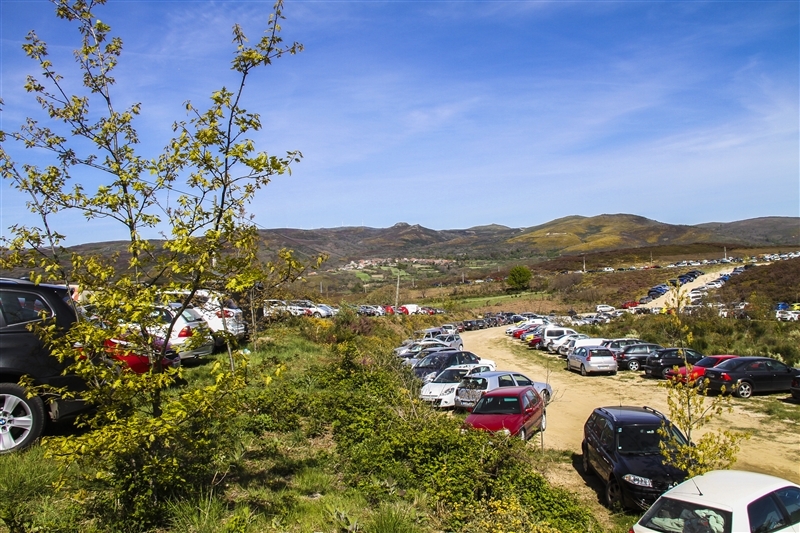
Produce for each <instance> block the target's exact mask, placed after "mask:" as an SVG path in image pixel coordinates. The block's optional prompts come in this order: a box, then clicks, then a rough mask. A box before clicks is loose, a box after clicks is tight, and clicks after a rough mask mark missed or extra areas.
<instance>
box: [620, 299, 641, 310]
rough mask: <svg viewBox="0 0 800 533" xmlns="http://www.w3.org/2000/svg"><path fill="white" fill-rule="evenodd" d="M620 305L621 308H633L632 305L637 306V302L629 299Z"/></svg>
mask: <svg viewBox="0 0 800 533" xmlns="http://www.w3.org/2000/svg"><path fill="white" fill-rule="evenodd" d="M620 307H622V308H623V309H633V308H634V307H639V302H636V301H634V300H630V301H628V302H625V303H624V304H622V305H621V306H620Z"/></svg>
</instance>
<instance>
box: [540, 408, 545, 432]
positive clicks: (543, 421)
mask: <svg viewBox="0 0 800 533" xmlns="http://www.w3.org/2000/svg"><path fill="white" fill-rule="evenodd" d="M546 429H547V411H545V412H543V413H542V421H541V422H539V431H540V432H544V431H545V430H546Z"/></svg>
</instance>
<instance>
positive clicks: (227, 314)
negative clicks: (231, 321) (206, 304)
mask: <svg viewBox="0 0 800 533" xmlns="http://www.w3.org/2000/svg"><path fill="white" fill-rule="evenodd" d="M223 316H224V317H225V318H232V317H233V311H228V310H227V309H223V310H222V311H217V318H222V317H223Z"/></svg>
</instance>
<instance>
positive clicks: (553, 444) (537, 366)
mask: <svg viewBox="0 0 800 533" xmlns="http://www.w3.org/2000/svg"><path fill="white" fill-rule="evenodd" d="M505 330H506V326H501V327H496V328H490V329H484V330H479V331H469V332H464V333H462V334H461V336H462V338H463V339H464V348H465V349H466V350H469V351H471V352H473V353H475V354H477V355H478V356H480V357H485V358H487V359H491V360H494V361H495V362H496V363H497V368H498V369H500V370H516V371H519V372H522V373H524V374H525V375H527V376H529V377H530V378H531V379H534V380H537V381H549V382H550V385H551V386H552V387H553V391H554V400H553V401H552V402H551V404H550V406H549V407H548V410H547V431H546V432H545V435H544V446H545V448H550V449H560V450H569V451H572V452H573V453H574V457H578V458H579V455H580V450H581V440H582V439H583V424H584V422H585V421H586V419H587V418H588V416H589V414H591V412H592V410H593V409H594V408H595V407H599V406H606V405H649V406H651V407H653V408H655V409H658V410H659V411H661V412H663V413H665V414H667V413H668V409H667V403H666V392H665V391H664V390H663V389H662V388H660V387H659V386H658V383H659V380H652V379H644V378H642V377H640V375H639V374H634V373H633V372H628V371H620V372H619V373H618V374H617V375H616V376H605V375H596V376H587V377H583V376H581V375H579V374H577V373H571V372H567V371H566V370H565V369H564V366H565V365H564V361H563V360H562V359H559V358H558V357H556V356H552V357H551V358H545V360H543V358H542V357H540V355H541V354H542V353H544V352H538V351H535V350H526V349H525V348H524V347H523V345H522V343H521V342H520V341H519V340H517V339H511V338H509V337H507V336H506V335H505ZM748 401H759V398H758V397H754V398H752V399H751V400H738V399H737V400H735V402H734V405H735V406H734V410H733V412H732V413H730V414H725V415H724V416H723V417H720V419H719V420H717V421H716V422H715V423H714V424H713V426H712V428H711V429H715V428H717V427H725V428H729V429H738V430H749V431H752V432H753V436H752V437H751V438H750V440H748V441H745V442H744V444H743V445H742V450H741V452H740V453H739V460H738V462H737V463H736V465H735V466H734V468H736V469H740V470H751V471H754V472H763V473H765V474H772V475H775V476H780V477H783V478H785V479H789V480H791V481H794V482H795V483H800V428H798V426H797V424H796V423H793V422H791V421H780V420H776V419H775V418H774V417H769V416H768V415H765V414H761V413H757V412H755V411H754V410H752V409H751V408H748V405H747V404H748ZM789 406H790V407H791V408H795V409H800V405H796V404H789ZM533 441H535V443H536V444H538V443H539V438H538V436H537V437H534V439H533ZM573 464H574V465H576V466H575V467H565V468H554V469H553V471H552V472H548V473H547V475H548V477H550V478H551V481H553V482H555V483H557V484H559V485H562V486H565V487H567V488H570V489H571V490H574V491H576V492H578V493H579V494H581V495H582V496H583V497H584V498H585V499H586V500H587V501H590V502H591V501H592V500H595V502H596V501H597V498H598V495H597V490H598V489H599V482H597V481H596V480H592V479H589V478H585V477H584V476H582V475H581V473H580V472H579V467H577V465H578V464H579V461H578V460H575V461H573Z"/></svg>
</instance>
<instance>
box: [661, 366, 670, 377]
mask: <svg viewBox="0 0 800 533" xmlns="http://www.w3.org/2000/svg"><path fill="white" fill-rule="evenodd" d="M670 370H672V369H671V368H669V367H668V368H665V369H664V370H662V371H661V377H662V378H664V379H669V371H670Z"/></svg>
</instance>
